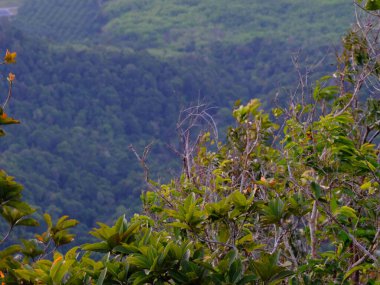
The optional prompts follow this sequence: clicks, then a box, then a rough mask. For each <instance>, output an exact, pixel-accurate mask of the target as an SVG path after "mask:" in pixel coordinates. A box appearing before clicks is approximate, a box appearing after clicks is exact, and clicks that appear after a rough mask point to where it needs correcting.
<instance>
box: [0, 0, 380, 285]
mask: <svg viewBox="0 0 380 285" xmlns="http://www.w3.org/2000/svg"><path fill="white" fill-rule="evenodd" d="M131 3H132V2H131ZM138 3H140V2H138ZM138 3H137V2H136V5H137V4H138ZM141 3H142V4H140V5H142V6H144V2H141ZM187 3H188V4H189V5H197V4H199V2H197V1H190V2H187ZM368 3H369V2H366V4H365V5H367V6H365V7H367V8H368V9H369V10H372V9H377V8H376V7H375V6H369V7H368V5H374V4H373V3H372V4H368ZM362 4H364V3H362ZM368 27H369V28H370V30H369V31H367V32H368V33H370V32H372V30H371V25H368ZM367 32H366V31H364V30H360V29H359V30H355V29H354V30H353V31H352V32H351V33H349V34H348V35H347V37H346V39H345V41H344V44H345V50H344V51H343V52H342V54H341V55H340V56H339V57H338V59H337V60H338V71H337V72H335V73H334V74H335V76H333V77H323V78H321V79H320V80H319V81H317V83H316V85H315V86H314V88H310V89H309V88H308V89H309V90H313V92H312V94H307V95H309V97H308V98H307V100H305V93H302V94H301V97H300V99H298V98H297V97H292V98H291V102H290V104H289V106H288V107H287V108H281V107H276V109H275V110H272V113H273V114H275V117H274V118H272V117H271V116H270V115H269V114H268V113H267V112H266V111H264V110H263V109H261V106H260V101H259V100H258V99H252V100H251V101H250V102H248V104H246V105H240V103H238V104H236V108H235V110H234V111H233V116H234V118H235V120H236V122H235V126H234V127H231V128H230V129H229V131H228V135H227V139H226V142H225V143H221V142H217V141H216V140H217V137H216V135H215V134H212V133H210V132H207V131H206V130H201V132H200V133H199V134H198V133H196V134H194V133H193V132H196V131H199V128H198V124H197V123H198V121H195V122H196V123H194V121H192V120H193V117H195V118H197V116H200V115H199V114H190V115H189V116H186V117H185V119H184V121H183V122H181V125H180V127H179V129H180V130H181V126H184V125H186V123H189V127H187V128H186V129H185V131H184V132H182V133H180V134H181V135H182V137H181V142H182V144H183V145H182V146H183V153H181V158H182V160H183V163H184V167H183V172H182V174H181V175H180V176H179V177H177V178H174V179H173V180H171V181H170V182H169V183H163V184H161V183H156V182H153V181H152V180H150V179H148V177H149V173H148V170H147V168H146V165H145V163H146V162H145V161H144V160H145V154H146V153H147V152H148V150H147V149H145V154H144V157H143V159H142V161H141V163H142V165H143V166H144V168H145V171H146V173H145V174H146V176H147V177H146V178H147V183H148V184H149V185H148V189H147V190H146V191H144V193H143V194H142V201H143V204H144V210H145V213H144V214H145V215H137V214H136V215H135V216H134V217H133V218H132V219H131V220H130V221H128V220H127V219H126V218H125V215H122V216H121V217H120V218H119V219H118V220H117V221H116V222H115V223H114V225H112V226H108V225H107V224H104V223H98V227H97V228H94V229H93V230H92V231H91V234H92V235H93V236H94V238H95V239H96V241H95V242H92V243H87V244H85V245H83V246H81V247H73V248H71V249H70V250H68V251H67V253H66V254H65V255H63V254H62V253H60V252H59V250H58V248H59V247H61V246H63V245H65V244H67V243H70V242H72V240H73V238H74V235H73V234H71V233H70V232H69V230H70V229H72V228H73V227H75V226H76V225H77V224H78V222H77V221H76V220H75V219H68V216H62V217H60V218H58V219H57V221H56V222H55V223H54V222H53V220H54V219H52V217H51V216H50V215H49V214H45V215H44V220H45V222H46V224H47V229H46V231H45V232H44V233H42V234H37V235H36V236H35V237H36V238H35V239H30V240H26V239H21V240H20V244H12V245H10V246H8V247H7V248H5V249H4V250H1V251H0V257H1V259H0V281H1V282H4V283H7V284H41V283H43V284H52V285H55V284H95V283H96V284H99V285H100V284H136V285H137V284H268V285H269V284H280V283H288V284H333V283H340V284H376V282H378V281H377V280H378V279H379V272H378V268H379V265H380V259H379V256H378V246H379V237H380V223H379V217H378V212H379V211H378V210H379V208H378V206H379V191H380V189H379V179H380V168H379V151H378V149H379V140H378V135H379V134H380V132H379V131H378V126H377V121H376V120H377V119H376V118H377V116H378V114H377V113H378V99H377V98H375V97H372V96H371V94H369V96H364V97H363V95H362V94H363V93H365V92H369V93H370V90H368V89H366V88H369V87H371V86H369V85H370V84H373V80H375V79H376V80H378V77H377V76H378V74H377V72H378V69H377V66H376V63H377V60H378V58H377V55H374V54H373V50H372V49H370V48H368V47H369V46H370V44H373V45H372V46H375V45H374V43H376V44H377V43H378V42H377V37H376V38H371V37H367V36H366V35H368V33H367ZM350 39H355V41H351V40H350ZM356 41H358V42H359V43H360V46H361V49H359V50H360V51H359V53H355V51H357V47H356V45H357V43H358V42H356ZM371 41H374V42H371ZM7 54H8V52H7ZM358 54H359V56H358ZM12 61H13V59H12V58H11V59H7V58H5V62H6V63H11V62H12ZM336 74H339V76H336ZM333 78H337V79H336V80H333ZM8 79H9V81H10V82H12V81H13V79H14V77H12V76H11V74H10V75H9V77H8ZM367 79H368V81H365V80H367ZM330 80H331V81H330ZM364 83H366V84H364ZM337 86H339V87H337ZM11 87H12V84H10V85H9V88H10V90H11ZM372 87H373V86H372ZM375 89H376V88H375ZM301 92H305V91H304V89H302V90H301ZM9 94H11V93H9ZM368 97H369V98H368ZM9 98H10V96H8V98H7V99H6V103H4V105H3V109H4V108H5V106H6V105H7V103H8V101H9ZM191 110H197V109H191ZM200 114H201V115H204V114H205V113H204V112H201V113H200ZM204 116H205V115H204ZM187 120H189V121H190V122H187ZM5 123H6V122H3V124H5ZM13 123H15V122H13ZM186 126H187V125H186ZM193 139H194V140H195V142H193V141H192V140H193ZM136 154H137V153H136ZM137 156H138V154H137ZM140 160H141V159H140ZM0 186H1V187H0V189H1V191H0V199H1V200H0V202H1V203H0V207H1V208H0V210H1V215H2V218H3V220H4V221H5V222H6V223H8V224H9V228H10V230H9V231H8V232H7V233H6V234H5V235H4V238H3V239H2V241H1V244H2V243H4V242H5V240H7V238H8V236H9V234H10V233H11V231H12V229H13V227H15V226H22V225H24V226H34V225H36V221H35V220H34V219H32V218H30V217H29V215H30V214H32V213H33V211H34V210H33V209H32V208H31V207H30V206H29V205H28V204H26V203H25V202H23V201H21V190H22V187H21V186H20V185H19V184H17V183H16V182H14V181H13V179H12V178H10V177H8V176H7V175H6V174H5V173H4V172H1V173H0ZM3 188H4V189H3ZM51 257H52V260H50V258H51Z"/></svg>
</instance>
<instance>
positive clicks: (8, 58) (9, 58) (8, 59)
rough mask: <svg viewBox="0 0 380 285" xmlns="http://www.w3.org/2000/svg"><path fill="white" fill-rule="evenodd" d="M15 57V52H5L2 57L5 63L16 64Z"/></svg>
mask: <svg viewBox="0 0 380 285" xmlns="http://www.w3.org/2000/svg"><path fill="white" fill-rule="evenodd" d="M16 56H17V53H16V52H10V51H9V50H7V51H6V52H5V56H4V61H5V63H16Z"/></svg>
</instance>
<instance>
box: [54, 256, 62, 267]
mask: <svg viewBox="0 0 380 285" xmlns="http://www.w3.org/2000/svg"><path fill="white" fill-rule="evenodd" d="M60 260H62V256H58V257H57V258H56V259H54V261H53V265H54V264H56V263H57V262H58V261H60Z"/></svg>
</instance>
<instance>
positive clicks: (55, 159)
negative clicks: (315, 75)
mask: <svg viewBox="0 0 380 285" xmlns="http://www.w3.org/2000/svg"><path fill="white" fill-rule="evenodd" d="M261 2H262V1H243V0H240V1H220V2H215V1H158V0H157V1H116V0H115V1H92V0H86V1H74V0H64V1H63V0H34V1H24V3H23V5H22V6H21V7H20V8H19V10H18V12H19V13H18V15H17V16H16V17H15V18H11V19H9V20H7V19H3V21H2V24H1V27H2V30H1V35H0V36H1V47H2V49H3V50H4V49H5V48H11V49H12V50H15V51H17V53H18V58H17V65H16V66H14V67H13V66H12V70H13V71H14V72H15V73H16V74H17V81H16V82H15V87H14V94H15V96H14V97H15V99H14V101H13V102H12V105H11V106H10V112H11V113H12V116H14V117H17V118H19V119H20V120H21V121H22V124H21V126H20V127H18V128H9V130H8V134H7V136H6V137H5V138H3V139H2V140H1V142H0V149H1V153H2V156H1V158H0V164H1V166H2V167H4V168H6V169H7V171H8V172H9V174H11V175H14V176H16V177H17V180H18V181H20V182H22V184H24V185H25V196H26V197H27V199H28V200H29V201H31V202H32V204H35V205H37V206H39V207H42V206H43V209H44V211H48V212H49V213H51V214H52V215H53V217H57V216H59V215H62V214H70V215H71V216H72V217H74V218H77V219H79V220H80V222H81V223H82V224H81V225H80V226H79V227H80V230H81V231H83V232H85V231H87V230H88V229H89V228H90V227H92V226H94V224H95V221H111V220H113V219H114V217H116V216H119V215H120V214H122V213H127V214H131V213H132V212H133V211H136V209H139V207H140V206H139V205H140V203H139V199H138V198H139V195H140V191H141V189H142V188H143V187H144V186H143V181H142V173H143V172H142V169H141V168H140V165H139V163H138V161H137V160H136V158H135V157H134V155H133V153H131V152H130V151H128V147H129V145H130V144H133V145H134V146H135V147H136V149H138V151H142V150H143V148H144V146H145V145H147V144H148V143H150V142H151V141H154V142H155V143H154V147H153V149H152V152H151V155H150V157H149V165H150V166H151V168H152V169H154V171H153V175H154V178H161V179H162V181H165V179H167V177H168V176H169V175H170V174H173V173H178V171H179V169H180V167H179V166H180V165H179V163H178V162H176V161H175V160H174V159H173V158H174V157H175V155H174V153H173V151H172V150H170V147H168V146H167V145H166V144H167V143H170V144H172V145H173V146H174V147H176V148H178V147H180V146H179V145H178V143H177V133H176V122H177V119H178V115H179V111H180V110H181V108H184V107H186V106H189V105H191V104H197V103H199V102H202V103H207V104H208V105H209V106H211V107H213V109H211V114H212V115H213V116H214V117H215V120H216V122H217V123H218V125H219V126H220V129H221V130H222V129H223V128H224V127H225V126H226V125H228V124H229V123H231V122H232V116H231V115H230V108H231V107H232V106H233V104H234V102H235V101H236V100H238V99H242V100H243V102H247V100H248V99H250V98H252V97H258V98H263V99H264V105H265V106H268V107H269V106H270V105H271V104H272V103H273V101H272V100H273V98H274V96H275V94H276V93H277V91H278V89H279V88H280V87H288V86H290V85H292V84H293V83H294V82H295V81H296V79H297V75H296V72H295V71H294V66H293V63H292V61H291V56H292V55H295V54H296V53H297V52H298V51H299V50H302V52H301V53H300V54H301V58H300V60H301V61H302V63H303V64H305V65H308V64H315V63H316V62H318V61H319V60H320V59H322V58H323V57H324V56H325V55H326V54H332V55H333V53H334V49H335V46H336V45H337V44H339V41H340V37H341V35H342V34H343V33H344V32H345V31H346V29H347V28H348V26H349V25H348V23H349V22H350V20H351V18H352V10H351V9H350V3H346V1H343V0H341V1H313V3H309V2H308V1H300V0H299V1H289V0H287V1H265V2H263V3H261ZM216 3H218V4H216ZM215 5H216V6H215ZM219 5H220V7H219ZM325 62H326V64H325V65H323V69H324V70H327V69H330V68H331V69H332V68H334V64H335V59H334V57H333V56H331V57H327V58H326V61H325ZM280 94H282V95H283V97H282V98H285V99H286V97H287V92H280ZM223 136H224V135H223V133H221V137H223ZM82 236H83V235H82Z"/></svg>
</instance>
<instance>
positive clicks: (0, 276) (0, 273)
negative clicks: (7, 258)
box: [0, 271, 5, 285]
mask: <svg viewBox="0 0 380 285" xmlns="http://www.w3.org/2000/svg"><path fill="white" fill-rule="evenodd" d="M4 277H5V276H4V273H3V271H0V278H4ZM1 285H5V283H4V282H1Z"/></svg>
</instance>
